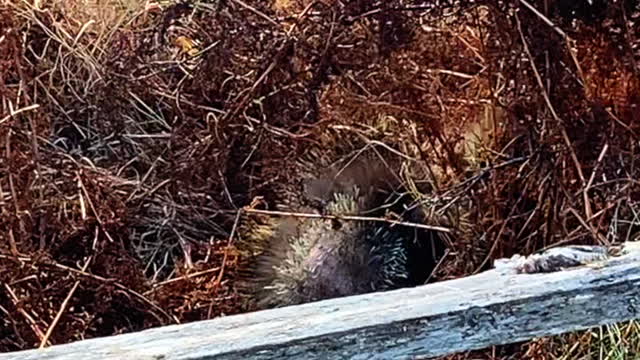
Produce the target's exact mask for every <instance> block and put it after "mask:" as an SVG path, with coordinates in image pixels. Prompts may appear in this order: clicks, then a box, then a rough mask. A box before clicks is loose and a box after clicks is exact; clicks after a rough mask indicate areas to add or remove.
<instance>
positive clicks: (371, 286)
mask: <svg viewBox="0 0 640 360" xmlns="http://www.w3.org/2000/svg"><path fill="white" fill-rule="evenodd" d="M380 172H381V170H380V168H377V167H376V166H372V164H371V163H367V162H360V163H357V164H355V165H352V166H350V167H349V168H347V169H346V170H344V171H342V172H341V173H340V175H339V176H333V177H331V176H327V177H316V178H308V179H305V180H304V181H303V185H302V198H303V199H298V198H296V197H295V196H292V198H293V199H294V200H293V201H292V203H294V205H293V206H291V205H290V207H289V209H290V210H294V211H295V212H313V211H314V210H315V211H316V212H319V213H322V214H325V215H331V216H336V217H338V220H336V219H327V218H296V217H289V218H284V219H282V220H280V222H279V224H278V225H277V227H276V229H275V231H274V232H273V235H272V236H271V237H270V238H269V241H268V246H267V250H266V251H265V252H264V253H263V254H262V255H261V256H259V257H258V259H257V262H256V269H255V278H256V284H255V287H256V288H257V291H256V293H257V295H256V298H257V299H256V300H257V303H258V307H260V308H269V307H277V306H286V305H294V304H301V303H306V302H311V301H317V300H323V299H329V298H335V297H342V296H349V295H356V294H363V293H368V292H373V291H386V290H392V289H397V288H402V287H408V286H415V285H419V284H422V283H423V282H424V281H425V280H426V278H427V277H428V276H429V274H430V270H431V268H432V267H433V265H434V264H435V260H434V254H432V253H431V252H432V246H431V245H432V244H429V245H428V246H427V244H426V243H427V242H429V241H431V240H433V239H427V238H429V236H424V231H418V230H416V229H413V228H406V227H401V226H392V225H391V224H389V223H384V222H372V221H352V220H341V219H339V217H340V216H345V215H366V214H369V213H368V212H367V211H366V210H368V209H372V208H376V207H380V206H381V205H383V203H384V202H385V199H386V198H385V197H381V196H379V195H377V194H376V193H377V192H378V190H381V189H385V188H386V189H389V187H390V185H389V183H390V182H391V183H392V182H393V181H390V180H389V176H380ZM301 200H302V201H301ZM302 203H306V205H302ZM308 204H312V205H308ZM369 215H370V214H369ZM414 215H415V212H414ZM411 220H414V219H411Z"/></svg>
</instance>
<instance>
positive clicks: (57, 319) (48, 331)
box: [38, 256, 92, 349]
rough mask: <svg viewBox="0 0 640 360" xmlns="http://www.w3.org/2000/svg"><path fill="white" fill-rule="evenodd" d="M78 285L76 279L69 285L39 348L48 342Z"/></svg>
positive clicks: (85, 264)
mask: <svg viewBox="0 0 640 360" xmlns="http://www.w3.org/2000/svg"><path fill="white" fill-rule="evenodd" d="M91 259H92V258H91V256H89V258H88V259H87V261H86V262H85V263H84V266H83V267H82V271H86V270H87V268H88V267H89V264H90V263H91ZM78 285H80V280H76V282H75V283H74V284H73V286H72V287H71V290H70V291H69V293H68V294H67V297H65V298H64V301H62V304H61V305H60V309H59V310H58V313H57V314H56V316H55V317H54V318H53V321H52V322H51V324H50V325H49V328H48V329H47V332H46V334H44V338H43V339H42V341H40V346H39V347H38V348H39V349H42V348H44V347H45V346H46V345H47V343H48V342H49V337H51V334H53V329H55V327H56V325H58V322H59V321H60V318H61V317H62V314H63V313H64V311H65V310H66V309H67V305H68V304H69V300H71V297H72V296H73V294H74V293H75V292H76V289H78Z"/></svg>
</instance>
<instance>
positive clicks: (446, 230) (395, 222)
mask: <svg viewBox="0 0 640 360" xmlns="http://www.w3.org/2000/svg"><path fill="white" fill-rule="evenodd" d="M244 211H245V212H247V213H254V214H264V215H272V216H291V217H299V218H310V219H327V220H347V221H375V222H384V223H388V224H392V225H399V226H407V227H413V228H418V229H425V230H431V231H439V232H443V233H450V232H451V229H450V228H448V227H444V226H436V225H425V224H418V223H412V222H407V221H398V220H391V219H385V218H379V217H368V216H352V215H344V216H335V215H322V214H310V213H295V212H287V211H276V210H258V209H245V210H244Z"/></svg>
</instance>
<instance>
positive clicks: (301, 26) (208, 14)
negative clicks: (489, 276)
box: [0, 0, 640, 359]
mask: <svg viewBox="0 0 640 360" xmlns="http://www.w3.org/2000/svg"><path fill="white" fill-rule="evenodd" d="M0 1H1V2H0V4H1V5H0V78H1V80H2V81H0V100H1V102H0V228H2V229H6V231H2V232H1V233H0V283H1V284H2V288H0V312H1V313H2V314H3V315H2V320H0V351H11V350H19V349H27V348H32V347H37V346H41V345H42V346H46V345H48V344H59V343H65V342H69V341H72V340H77V339H82V338H90V337H96V336H104V335H111V334H116V333H121V332H130V331H136V330H140V329H143V328H148V327H152V326H158V325H165V324H169V323H177V322H186V321H194V320H201V319H207V318H212V317H216V316H220V315H222V314H230V313H237V312H242V311H247V310H249V309H251V307H252V304H251V297H250V295H251V294H247V293H245V292H244V291H242V289H241V288H240V287H239V286H238V284H239V283H240V282H241V281H242V280H243V277H244V276H248V275H247V273H246V272H245V271H244V270H246V269H247V267H249V266H250V265H251V260H252V256H253V255H254V254H252V253H249V252H247V251H246V246H245V245H246V244H247V243H248V242H249V241H251V240H253V241H258V242H259V241H260V239H256V238H255V237H254V238H253V239H249V237H250V234H256V233H259V232H261V231H267V233H268V229H267V230H265V228H264V227H260V226H263V225H264V224H268V223H269V221H270V220H269V219H271V217H272V216H275V215H278V216H281V215H282V214H275V213H273V212H269V211H265V210H274V209H276V208H277V207H278V205H279V204H281V203H283V202H287V201H291V199H290V198H291V197H294V198H295V196H299V194H296V193H293V194H290V193H289V194H285V193H283V191H282V189H291V188H292V186H294V185H295V184H296V183H297V181H299V180H300V179H296V177H295V176H294V174H303V173H305V170H304V169H302V168H300V166H301V165H299V164H301V163H302V162H303V161H302V160H304V161H306V162H307V163H309V162H310V164H311V166H315V167H319V166H320V165H329V164H332V165H336V164H337V165H341V164H344V163H348V162H350V161H355V160H356V159H362V158H366V157H368V156H371V157H377V158H384V159H388V158H393V159H394V161H393V163H392V164H391V165H390V169H393V172H394V175H395V176H396V177H397V179H400V182H401V186H400V187H399V188H398V194H397V195H398V196H404V198H408V199H410V201H409V202H408V204H409V205H408V206H409V207H418V206H421V207H424V208H425V209H427V211H426V216H425V218H423V219H419V222H421V223H422V224H423V225H424V224H426V225H437V226H444V227H446V228H447V229H450V233H448V234H447V235H443V240H444V243H445V244H446V245H447V251H446V253H445V255H444V257H443V258H441V259H438V267H437V269H436V271H435V272H434V274H433V275H432V276H431V277H430V281H439V280H444V279H450V278H454V277H459V276H465V275H469V274H472V273H475V272H478V271H481V270H484V269H487V268H488V267H489V266H491V262H492V260H493V259H495V258H498V257H508V256H511V255H513V254H515V253H520V254H529V253H531V252H534V251H536V250H539V249H542V248H547V247H550V246H554V245H558V244H567V243H573V244H578V243H579V244H593V243H601V244H609V243H612V242H620V241H625V240H627V239H629V238H631V237H633V236H634V235H635V234H636V232H637V231H638V223H639V222H638V207H637V202H638V200H639V199H640V196H638V195H639V194H640V193H639V192H638V190H639V189H638V183H637V181H636V180H634V179H636V178H637V177H638V175H639V174H638V166H637V164H636V162H635V160H636V158H637V157H638V155H637V152H638V150H637V149H636V148H637V144H638V141H637V140H638V132H639V131H640V128H639V126H638V124H639V120H640V118H639V115H638V114H640V111H639V110H638V106H640V95H638V94H640V92H639V91H640V76H639V73H638V71H640V70H639V68H638V65H637V64H638V61H640V56H638V55H639V54H638V53H637V47H638V36H639V34H640V31H639V29H640V22H639V21H638V16H640V15H639V14H640V7H639V6H638V5H637V4H635V3H633V2H626V3H625V4H624V5H620V4H618V3H611V4H609V5H606V4H604V5H603V4H601V3H600V2H598V1H595V3H596V5H594V7H593V8H589V9H587V8H586V5H585V4H582V3H580V4H578V2H575V4H574V3H573V2H571V4H566V3H567V2H563V1H560V0H555V1H552V0H539V1H530V2H524V1H521V2H520V3H515V2H508V3H507V4H505V3H503V2H499V1H491V0H486V1H478V2H475V3H473V2H460V3H457V4H456V2H454V1H451V2H450V3H449V2H446V1H445V2H444V3H445V4H443V5H440V6H435V5H424V4H421V3H419V2H414V1H408V0H406V1H404V0H393V1H385V2H374V1H371V2H367V1H351V2H339V1H315V2H312V1H298V0H289V1H284V0H277V1H271V2H265V1H250V0H244V1H240V0H229V1H224V2H223V1H221V2H215V1H214V2H204V1H190V2H178V1H159V0H158V1H153V0H149V1H145V2H138V1H109V2H90V1H86V2H80V1H62V0H60V1H46V0H41V1H34V2H28V1H11V0H0ZM585 3H586V2H585ZM585 9H586V10H585ZM516 10H518V11H516ZM571 11H573V13H572V12H571ZM314 152H321V153H323V154H324V155H323V157H322V161H323V163H322V164H320V163H319V161H320V160H314V159H315V158H314V156H313V154H314ZM325 162H326V163H325ZM337 165H336V166H337ZM242 209H244V210H247V211H241V210H242ZM302 215H303V216H304V214H302ZM380 220H381V221H386V220H389V219H380ZM263 235H264V234H263ZM98 299H99V301H98ZM636 325H637V324H635V323H631V324H626V325H619V326H611V327H603V328H602V329H597V330H593V331H590V332H583V333H580V334H577V335H568V336H565V337H561V338H554V339H543V340H538V341H533V342H530V343H526V344H517V345H511V346H504V347H499V348H495V349H488V350H486V351H483V352H475V353H469V354H461V355H458V356H454V357H452V359H453V358H460V359H462V358H469V359H470V358H487V359H489V358H491V359H496V358H501V359H509V358H532V359H553V358H567V359H568V358H572V359H573V358H584V359H587V358H602V359H605V358H607V359H615V358H629V357H630V356H633V354H635V353H637V344H636V342H637V341H636V340H635V339H636V338H637V334H638V332H637V326H636ZM625 351H626V353H625Z"/></svg>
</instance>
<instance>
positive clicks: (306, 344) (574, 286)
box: [0, 255, 640, 360]
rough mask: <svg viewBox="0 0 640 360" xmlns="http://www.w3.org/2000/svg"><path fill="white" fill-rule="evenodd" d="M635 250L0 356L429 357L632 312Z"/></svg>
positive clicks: (639, 297) (27, 359)
mask: <svg viewBox="0 0 640 360" xmlns="http://www.w3.org/2000/svg"><path fill="white" fill-rule="evenodd" d="M639 260H640V257H639V256H638V255H626V256H624V257H620V258H616V259H615V260H612V261H610V262H609V263H608V264H607V265H606V266H604V267H601V268H589V267H582V268H576V269H571V270H565V271H559V272H554V273H548V274H523V275H501V274H498V273H497V272H495V271H489V272H485V273H481V274H479V275H475V276H471V277H467V278H463V279H458V280H451V281H445V282H441V283H437V284H433V285H427V286H422V287H418V288H413V289H402V290H397V291H392V292H386V293H377V294H368V295H361V296H353V297H348V298H342V299H333V300H328V301H322V302H317V303H310V304H305V305H299V306H295V307H288V308H281V309H275V310H268V311H260V312H255V313H250V314H243V315H236V316H228V317H223V318H218V319H214V320H210V321H201V322H195V323H190V324H185V325H174V326H166V327H162V328H156V329H151V330H146V331H142V332H138V333H132V334H126V335H119V336H112V337H105V338H99V339H92V340H86V341H80V342H76V343H72V344H67V345H60V346H54V347H51V348H48V349H44V350H31V351H25V352H19V353H9V354H3V355H0V360H7V359H16V360H17V359H20V360H32V359H43V360H44V359H47V360H52V359H60V360H62V359H65V360H91V359H157V360H160V359H193V360H203V359H391V358H415V357H417V356H420V357H429V356H437V355H442V354H448V353H453V352H458V351H464V350H471V349H479V348H483V347H487V346H490V345H497V344H505V343H512V342H518V341H524V340H528V339H531V338H534V337H541V336H546V335H554V334H559V333H564V332H569V331H573V330H578V329H584V328H589V327H593V326H597V325H601V324H607V323H613V322H620V321H625V320H630V319H635V318H638V317H639V311H640V268H639V266H638V264H639Z"/></svg>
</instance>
